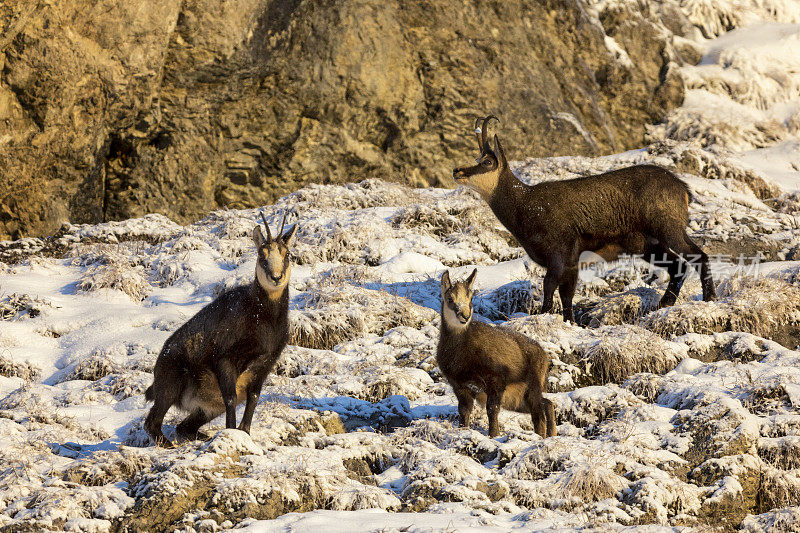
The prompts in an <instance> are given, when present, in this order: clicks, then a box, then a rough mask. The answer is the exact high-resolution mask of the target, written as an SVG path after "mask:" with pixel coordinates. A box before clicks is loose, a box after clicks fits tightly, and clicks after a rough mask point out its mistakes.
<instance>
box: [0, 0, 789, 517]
mask: <svg viewBox="0 0 800 533" xmlns="http://www.w3.org/2000/svg"><path fill="white" fill-rule="evenodd" d="M609 3H610V2H599V3H594V7H595V8H596V9H602V8H603V5H606V4H609ZM680 4H681V6H682V9H684V10H685V11H686V12H687V13H689V14H690V15H691V16H692V17H695V19H693V22H694V23H695V24H697V25H698V28H699V30H698V35H697V36H696V39H695V44H696V46H698V47H700V48H702V50H703V54H704V59H703V60H702V61H701V62H700V64H698V65H697V66H694V67H683V71H684V76H685V77H686V79H687V85H688V87H689V92H688V93H687V99H686V103H685V105H684V106H683V107H682V108H681V109H679V110H676V111H675V112H673V114H672V115H671V116H670V117H668V119H667V121H666V123H665V124H664V125H663V126H658V127H655V128H653V130H651V132H650V135H651V141H652V143H651V144H650V145H648V146H647V147H645V148H642V149H640V150H635V151H631V152H626V153H623V154H618V155H615V156H609V157H602V158H594V159H592V158H583V157H574V158H549V159H531V160H526V161H521V162H518V163H515V166H514V168H515V171H516V172H517V174H518V175H519V176H520V177H521V178H522V179H524V180H526V181H528V182H531V183H533V182H538V181H541V180H548V179H568V178H571V177H576V176H580V175H588V174H593V173H598V172H602V171H605V170H609V169H612V168H618V167H621V166H627V165H630V164H635V163H643V162H650V163H656V164H660V165H663V166H666V167H668V168H671V169H673V170H674V171H676V172H678V173H679V174H680V175H681V177H683V178H684V179H685V180H686V181H687V183H688V184H689V185H690V186H691V188H692V190H693V192H694V197H695V198H694V200H693V202H692V204H691V206H690V211H691V222H690V225H689V230H690V233H691V234H692V235H693V237H694V238H695V239H697V241H698V242H700V243H702V245H703V247H704V248H705V249H706V250H708V251H709V253H711V254H712V256H713V258H714V272H715V275H716V278H717V281H718V297H719V298H718V300H717V301H716V302H702V301H700V285H699V281H698V280H697V277H696V276H694V277H692V278H691V279H690V280H689V281H687V283H686V285H685V286H684V289H683V292H682V293H681V298H680V300H679V301H678V303H677V304H676V305H675V306H673V307H670V308H666V309H661V310H656V309H654V307H655V303H656V302H657V301H658V299H659V297H660V294H661V291H663V289H664V287H665V279H664V276H663V275H660V276H649V275H648V274H649V273H648V272H647V271H646V270H645V268H644V266H643V265H642V264H641V263H639V262H636V261H626V262H621V263H618V264H614V265H607V266H606V267H607V268H604V269H600V270H598V271H597V272H595V274H594V276H588V277H586V278H585V279H586V282H584V283H582V284H581V285H580V288H579V292H578V295H577V296H576V305H577V309H578V320H579V321H580V322H581V324H582V325H583V326H584V327H581V326H578V325H573V324H565V323H564V322H563V321H562V319H561V318H560V316H558V315H536V314H530V312H531V311H532V310H535V309H536V307H537V305H538V300H539V298H540V297H541V285H542V274H543V270H542V269H541V268H539V267H538V266H536V265H534V264H532V263H531V262H530V261H529V260H527V259H526V258H525V257H524V254H523V252H522V250H521V249H520V248H518V247H517V246H516V243H515V241H514V240H513V239H512V238H511V237H510V236H509V235H508V234H507V233H506V232H505V231H504V230H503V228H502V227H500V225H499V223H498V222H497V221H496V219H495V218H494V216H493V215H492V213H491V211H490V210H489V209H488V207H487V206H486V205H485V204H484V203H483V202H482V201H481V200H480V199H479V198H478V197H477V196H476V195H474V194H473V193H470V192H468V191H466V190H465V189H463V188H461V189H457V190H443V189H410V188H407V187H404V186H401V185H397V184H390V183H386V182H381V181H366V182H362V183H358V184H349V185H345V186H320V185H314V186H309V187H306V188H304V189H302V190H299V191H297V192H295V193H293V194H291V195H288V196H287V197H285V198H283V199H281V200H280V201H279V202H278V203H276V204H275V205H273V206H265V207H264V212H265V214H266V215H267V218H268V220H270V221H271V222H272V224H273V225H274V224H275V223H277V221H278V220H279V219H280V217H281V216H282V214H283V212H284V211H285V210H286V209H295V210H296V211H297V213H298V214H299V216H300V229H299V231H298V236H297V239H296V244H295V246H294V250H293V256H294V263H295V266H294V268H293V277H292V281H291V297H292V300H291V320H292V340H291V345H290V346H289V347H287V349H286V351H285V352H284V354H283V357H282V359H281V361H280V363H279V365H278V368H277V371H276V373H275V374H274V375H272V376H270V378H269V379H268V381H267V383H266V384H265V387H264V393H263V395H262V398H261V403H260V404H259V406H258V409H257V411H256V416H255V419H254V423H253V430H252V435H251V436H247V435H245V434H243V433H241V432H239V431H236V430H225V429H223V427H224V421H223V420H222V419H217V420H215V421H214V422H212V424H211V425H210V427H209V428H208V429H209V433H211V434H212V435H213V437H212V439H211V440H210V441H209V442H190V443H186V444H183V445H182V446H180V447H178V448H177V449H175V450H163V449H158V448H153V447H151V446H150V443H149V439H148V437H147V436H146V435H145V433H144V431H143V430H142V419H143V416H144V415H145V414H146V413H147V410H148V407H149V405H148V404H147V403H146V402H145V401H144V395H143V392H144V390H145V388H146V387H147V386H149V384H150V383H151V380H152V374H151V371H152V367H153V364H154V362H155V359H156V356H157V354H158V351H159V350H160V348H161V345H162V344H163V342H164V340H165V339H166V338H167V337H168V336H169V335H170V334H171V332H172V331H174V330H175V329H176V328H177V327H179V326H180V325H181V324H182V323H183V322H184V321H185V320H186V319H188V318H189V317H190V316H192V315H193V314H194V313H195V312H197V311H198V310H199V309H201V308H202V307H203V306H204V305H206V304H207V303H209V302H210V301H212V300H213V298H214V297H215V296H217V295H218V294H220V293H221V292H222V291H224V290H227V289H229V288H231V287H234V286H236V285H238V284H242V283H249V282H250V281H251V280H252V277H253V271H254V264H255V255H254V250H253V245H252V242H251V240H250V237H249V235H250V231H251V229H252V227H253V225H254V224H255V223H256V221H257V220H258V211H257V210H244V211H217V212H214V213H211V214H209V215H208V216H207V217H206V218H204V219H203V220H200V221H198V222H197V223H195V224H191V225H188V226H180V225H177V224H175V223H173V222H171V221H169V220H168V219H166V218H164V217H162V216H159V215H148V216H146V217H144V218H141V219H135V220H127V221H123V222H111V223H105V224H98V225H84V226H76V225H73V226H69V227H66V228H64V229H63V230H62V231H61V232H60V233H59V235H57V236H56V237H54V238H53V239H49V240H40V239H25V240H22V241H17V242H14V243H2V245H0V258H2V261H3V262H2V263H0V318H2V321H0V461H2V464H3V466H2V467H0V527H8V528H10V529H12V530H13V529H15V528H16V529H22V528H24V527H28V528H30V529H33V530H46V529H52V530H63V529H66V530H71V531H107V530H117V529H120V528H122V527H127V528H129V529H130V530H153V529H167V528H168V529H170V530H183V531H218V530H220V529H233V530H236V531H289V530H294V531H321V530H325V531H348V532H355V531H374V530H382V531H412V530H413V531H508V530H512V531H513V530H525V531H531V530H548V531H565V530H576V529H581V530H593V529H594V530H614V531H621V530H627V529H630V530H633V529H636V530H640V529H641V530H646V531H662V530H663V531H673V530H681V529H682V528H687V529H691V528H694V527H698V528H701V529H702V528H704V527H707V526H709V525H710V526H722V527H725V528H727V529H734V528H737V527H739V528H741V529H743V530H746V531H787V530H795V531H797V530H800V352H798V350H797V349H798V343H800V275H799V274H798V273H799V272H800V231H799V230H800V196H798V194H799V193H798V192H797V190H798V189H800V174H799V173H798V169H799V168H800V166H799V165H800V161H799V160H798V146H800V144H798V140H797V135H798V128H800V118H798V116H799V115H798V109H800V106H799V105H798V102H800V100H799V98H800V96H799V95H800V93H799V92H798V91H800V59H798V57H800V55H798V54H797V52H798V51H800V50H798V48H797V46H798V44H797V43H798V23H800V18H798V15H797V11H798V10H797V9H795V8H796V4H795V3H792V2H788V1H787V2H780V1H777V0H776V1H775V2H771V3H767V2H762V1H759V2H756V1H755V0H753V1H752V2H746V1H744V0H736V1H728V2H718V3H715V5H713V6H712V7H709V5H710V3H709V2H704V1H701V0H696V1H692V2H689V1H685V2H681V3H680ZM765 6H766V7H765ZM759 10H761V11H759ZM709 13H710V14H709ZM712 15H713V16H712ZM723 15H724V17H723ZM725 17H727V19H725ZM723 19H724V20H727V21H728V22H725V23H724V24H722V23H719V21H720V20H723ZM718 23H719V24H718ZM720 24H721V26H720ZM739 26H741V29H737V30H734V31H731V32H729V33H726V34H723V33H724V30H725V29H730V27H739ZM721 28H724V29H721ZM700 29H702V31H700ZM703 35H705V36H706V37H703ZM765 124H766V125H767V126H764V125H765ZM689 125H694V127H695V129H691V128H689ZM758 254H760V255H758ZM757 255H758V257H759V259H758V260H757V261H754V259H753V258H754V257H756V256H757ZM740 256H741V257H740ZM474 266H477V267H478V271H479V274H478V281H477V289H478V293H477V296H476V301H475V303H476V305H475V307H476V313H477V314H479V315H480V318H481V319H483V320H489V321H493V322H496V323H499V324H505V325H507V326H508V327H512V328H515V329H518V330H519V331H522V332H524V333H525V334H527V335H529V336H530V337H532V338H534V339H536V340H537V341H538V342H540V343H541V344H542V346H543V347H544V348H545V350H547V351H548V353H550V354H551V355H552V356H553V361H554V363H553V367H552V370H551V374H550V376H549V384H550V391H551V393H550V394H549V397H550V398H551V399H552V400H553V402H554V403H555V405H556V415H557V418H558V422H559V426H558V435H557V436H556V437H551V438H549V439H541V438H540V437H539V436H538V435H536V434H535V432H534V431H533V430H532V427H531V424H530V420H529V419H528V418H526V417H525V416H523V415H519V414H515V413H508V412H503V413H501V424H502V426H503V431H502V434H501V436H500V437H498V438H496V439H490V438H488V437H487V435H486V429H487V428H486V425H487V421H486V418H485V413H483V412H479V413H478V416H477V417H475V419H474V420H473V424H472V427H471V428H459V427H457V424H455V420H456V414H457V413H456V409H455V397H454V396H453V394H452V392H451V390H450V388H449V386H448V385H447V384H446V383H445V382H444V381H443V380H442V377H441V375H440V373H439V372H438V369H437V367H436V364H435V358H434V350H435V346H436V341H437V335H438V325H439V317H438V310H439V305H440V301H439V281H438V278H439V276H440V275H441V273H442V271H443V269H444V268H450V269H452V271H453V274H454V275H455V277H459V276H462V275H465V274H466V273H467V272H468V271H469V270H470V269H471V268H473V267H474ZM239 416H241V410H240V412H239ZM180 419H181V414H180V413H178V412H175V411H173V412H171V414H170V415H168V417H167V420H166V427H165V430H166V433H167V435H168V436H170V437H171V436H172V435H173V432H174V425H175V424H176V423H177V421H179V420H180Z"/></svg>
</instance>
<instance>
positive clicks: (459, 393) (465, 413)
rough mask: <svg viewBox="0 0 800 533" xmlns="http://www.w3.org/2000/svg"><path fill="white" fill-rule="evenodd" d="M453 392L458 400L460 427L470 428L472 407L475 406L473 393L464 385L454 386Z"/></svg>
mask: <svg viewBox="0 0 800 533" xmlns="http://www.w3.org/2000/svg"><path fill="white" fill-rule="evenodd" d="M453 392H455V394H456V398H457V399H458V425H459V426H461V427H468V426H469V419H470V417H471V416H472V407H473V405H474V404H475V399H474V398H473V396H472V391H470V390H469V389H468V388H467V387H464V386H463V385H455V384H454V385H453Z"/></svg>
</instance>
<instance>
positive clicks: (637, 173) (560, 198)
mask: <svg viewBox="0 0 800 533" xmlns="http://www.w3.org/2000/svg"><path fill="white" fill-rule="evenodd" d="M492 118H494V119H497V117H495V116H494V115H490V116H488V117H486V118H485V119H483V125H482V127H480V128H478V127H476V129H475V132H476V134H477V137H478V146H479V148H480V151H481V153H480V157H479V158H478V160H477V164H475V165H473V166H469V167H459V168H456V169H454V170H453V178H454V179H455V180H456V182H457V183H462V184H465V185H467V186H469V187H470V188H472V189H474V190H476V191H477V192H478V193H479V194H480V195H481V196H482V197H483V199H484V200H486V202H487V203H488V204H489V206H490V207H491V208H492V211H494V214H495V216H497V218H498V219H499V220H500V222H502V223H503V225H504V226H505V227H506V228H507V229H508V231H510V232H511V234H512V235H514V237H516V238H517V240H518V241H519V242H520V244H521V245H522V247H523V248H524V249H525V252H527V254H528V255H529V256H530V257H531V259H533V260H534V261H536V262H537V263H538V264H540V265H542V266H543V267H545V268H546V269H547V273H546V274H545V277H544V297H543V299H542V309H541V311H542V312H543V313H546V312H549V311H550V310H551V309H552V307H553V293H554V292H555V290H556V287H558V292H559V295H560V296H561V303H562V306H563V313H564V320H572V321H574V316H573V312H572V297H573V296H574V294H575V286H576V284H577V281H578V261H579V258H580V255H581V253H582V252H584V251H592V252H595V253H596V254H598V255H600V256H601V257H602V258H603V259H605V260H606V261H613V260H615V259H617V258H618V257H619V255H620V254H621V253H623V252H624V253H628V254H631V255H633V254H641V255H642V257H643V259H644V260H645V261H648V262H650V263H651V264H652V263H653V262H654V261H656V262H657V264H659V265H660V266H665V267H666V269H667V272H668V273H669V277H670V281H669V285H668V286H667V290H666V291H665V292H664V296H663V297H662V298H661V302H660V303H659V305H660V306H661V307H663V306H668V305H672V304H673V303H675V300H676V299H677V297H678V293H679V292H680V290H681V286H682V285H683V281H684V279H685V277H686V275H687V274H688V272H687V269H686V268H685V265H684V264H683V263H688V264H691V265H692V266H693V267H694V268H695V269H697V270H698V271H699V273H700V280H701V282H702V286H703V299H704V300H713V299H714V298H715V296H716V292H715V289H714V281H713V279H712V278H711V272H710V270H709V265H708V256H707V255H706V254H705V252H703V250H701V249H700V247H699V246H697V244H695V243H694V242H693V241H692V240H691V239H690V238H689V236H688V235H687V234H686V224H687V223H688V221H689V199H690V192H689V188H688V187H687V186H686V184H685V183H684V182H683V181H681V180H680V179H678V177H676V176H675V175H674V174H672V173H671V172H670V171H668V170H666V169H663V168H661V167H657V166H654V165H639V166H634V167H628V168H623V169H619V170H614V171H611V172H606V173H605V174H599V175H596V176H588V177H584V178H577V179H572V180H564V181H547V182H543V183H539V184H537V185H532V186H531V185H526V184H524V183H522V182H521V181H520V180H518V179H517V177H516V176H514V174H513V173H512V172H511V169H510V168H509V167H508V162H507V161H506V156H505V153H504V152H503V147H502V146H501V145H500V140H499V139H498V138H497V135H495V136H494V144H495V148H494V150H492V149H491V148H490V147H489V142H488V140H487V124H488V122H489V120H490V119H492ZM478 120H480V119H478ZM476 126H477V122H476Z"/></svg>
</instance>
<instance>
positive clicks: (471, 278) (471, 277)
mask: <svg viewBox="0 0 800 533" xmlns="http://www.w3.org/2000/svg"><path fill="white" fill-rule="evenodd" d="M477 276H478V269H477V268H476V269H475V270H473V271H472V274H470V275H469V277H468V278H467V279H466V284H467V287H468V288H469V289H472V284H473V283H475V278H476V277H477Z"/></svg>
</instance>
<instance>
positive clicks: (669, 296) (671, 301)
mask: <svg viewBox="0 0 800 533" xmlns="http://www.w3.org/2000/svg"><path fill="white" fill-rule="evenodd" d="M677 300H678V297H677V296H676V295H675V293H673V292H671V291H667V292H665V293H664V296H662V297H661V301H660V302H658V308H659V309H661V308H662V307H669V306H671V305H675V302H676V301H677Z"/></svg>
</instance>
